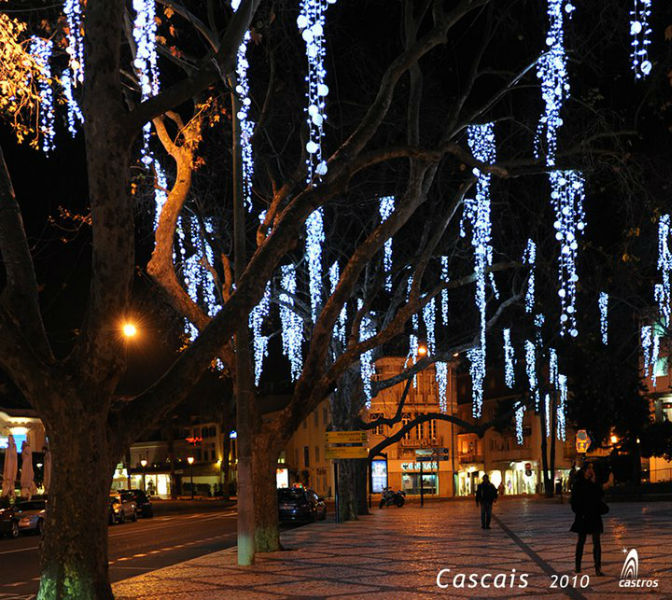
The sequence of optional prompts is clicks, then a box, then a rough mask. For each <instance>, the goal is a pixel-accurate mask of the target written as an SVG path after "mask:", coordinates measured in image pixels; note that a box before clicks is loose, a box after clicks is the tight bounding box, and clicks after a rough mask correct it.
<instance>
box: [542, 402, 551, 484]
mask: <svg viewBox="0 0 672 600" xmlns="http://www.w3.org/2000/svg"><path fill="white" fill-rule="evenodd" d="M539 408H540V410H539V426H540V435H541V473H542V477H543V480H544V495H545V496H549V493H550V495H551V496H552V495H553V484H552V482H551V477H549V475H548V441H547V440H546V410H545V407H544V401H543V400H542V401H541V402H540V403H539Z"/></svg>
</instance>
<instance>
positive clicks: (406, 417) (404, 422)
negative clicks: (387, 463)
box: [401, 415, 411, 440]
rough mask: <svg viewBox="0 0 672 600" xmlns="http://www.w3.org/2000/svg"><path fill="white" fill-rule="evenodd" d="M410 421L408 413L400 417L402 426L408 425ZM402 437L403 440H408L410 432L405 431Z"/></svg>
mask: <svg viewBox="0 0 672 600" xmlns="http://www.w3.org/2000/svg"><path fill="white" fill-rule="evenodd" d="M410 422H411V416H410V415H404V416H403V417H402V418H401V426H402V427H406V425H408V424H409V423H410ZM404 439H405V440H410V439H411V432H410V431H407V432H406V433H405V434H404Z"/></svg>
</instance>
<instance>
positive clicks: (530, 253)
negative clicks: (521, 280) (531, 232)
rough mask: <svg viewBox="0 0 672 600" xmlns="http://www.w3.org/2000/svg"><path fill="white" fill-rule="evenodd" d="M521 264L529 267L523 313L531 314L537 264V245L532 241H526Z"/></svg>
mask: <svg viewBox="0 0 672 600" xmlns="http://www.w3.org/2000/svg"><path fill="white" fill-rule="evenodd" d="M523 263H524V264H526V265H529V266H530V276H529V278H528V280H527V291H526V292H525V312H527V313H531V312H532V311H533V310H534V298H535V294H536V289H535V288H536V281H535V271H536V264H537V245H536V244H535V243H534V242H533V241H532V240H527V246H526V247H525V252H524V253H523Z"/></svg>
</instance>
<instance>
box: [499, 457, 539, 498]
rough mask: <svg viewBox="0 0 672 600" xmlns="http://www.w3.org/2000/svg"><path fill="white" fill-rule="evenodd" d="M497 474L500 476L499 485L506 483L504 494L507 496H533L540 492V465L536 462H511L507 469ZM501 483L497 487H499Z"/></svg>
mask: <svg viewBox="0 0 672 600" xmlns="http://www.w3.org/2000/svg"><path fill="white" fill-rule="evenodd" d="M497 473H499V474H500V475H499V483H501V482H503V483H504V494H506V495H507V496H518V495H525V494H528V495H531V494H536V493H537V492H538V486H539V465H538V464H537V462H536V461H534V460H527V461H525V460H520V461H514V462H509V463H507V465H506V468H504V469H500V470H497ZM493 483H495V482H494V481H493ZM499 483H497V484H495V485H497V487H499Z"/></svg>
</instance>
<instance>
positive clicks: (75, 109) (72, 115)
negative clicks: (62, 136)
mask: <svg viewBox="0 0 672 600" xmlns="http://www.w3.org/2000/svg"><path fill="white" fill-rule="evenodd" d="M60 81H61V87H62V88H63V95H64V96H65V101H66V105H67V108H68V131H69V132H70V135H71V136H72V137H75V135H77V122H79V123H83V122H84V115H83V114H82V111H81V109H80V108H79V104H78V103H77V100H76V99H75V96H74V92H73V88H74V82H73V77H72V72H71V71H70V69H69V68H65V69H64V70H63V73H61V78H60Z"/></svg>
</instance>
